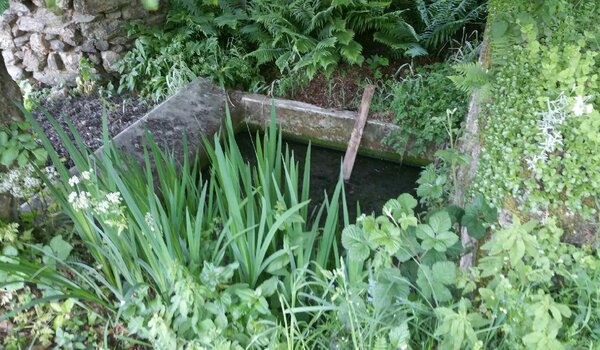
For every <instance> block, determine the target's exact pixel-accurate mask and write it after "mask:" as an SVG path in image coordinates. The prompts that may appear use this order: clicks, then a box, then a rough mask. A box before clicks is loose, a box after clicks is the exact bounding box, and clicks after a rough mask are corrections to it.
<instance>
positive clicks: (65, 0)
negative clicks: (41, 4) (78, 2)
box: [56, 0, 73, 10]
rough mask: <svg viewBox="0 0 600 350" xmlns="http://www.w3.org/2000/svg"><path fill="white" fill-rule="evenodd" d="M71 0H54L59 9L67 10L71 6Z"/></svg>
mask: <svg viewBox="0 0 600 350" xmlns="http://www.w3.org/2000/svg"><path fill="white" fill-rule="evenodd" d="M72 3H73V1H71V0H56V6H57V7H58V8H59V9H61V10H68V9H70V8H71V7H72Z"/></svg>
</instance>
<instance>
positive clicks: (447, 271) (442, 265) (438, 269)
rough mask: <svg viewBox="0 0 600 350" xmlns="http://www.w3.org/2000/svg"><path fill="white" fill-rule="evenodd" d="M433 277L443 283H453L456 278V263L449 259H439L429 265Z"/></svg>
mask: <svg viewBox="0 0 600 350" xmlns="http://www.w3.org/2000/svg"><path fill="white" fill-rule="evenodd" d="M431 270H432V272H433V278H434V279H435V280H436V281H439V282H440V283H443V284H445V285H449V284H453V283H454V280H455V279H456V265H455V264H454V263H453V262H451V261H439V262H436V263H435V264H433V266H432V267H431Z"/></svg>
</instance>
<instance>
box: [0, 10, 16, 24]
mask: <svg viewBox="0 0 600 350" xmlns="http://www.w3.org/2000/svg"><path fill="white" fill-rule="evenodd" d="M18 19H19V16H18V15H17V14H16V13H12V12H8V11H7V12H5V13H4V14H3V15H0V25H2V24H8V25H9V26H11V27H12V26H13V25H14V24H15V23H17V20H18Z"/></svg>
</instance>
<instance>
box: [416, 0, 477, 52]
mask: <svg viewBox="0 0 600 350" xmlns="http://www.w3.org/2000/svg"><path fill="white" fill-rule="evenodd" d="M416 7H417V10H418V13H419V17H420V20H421V22H422V25H423V27H424V29H423V30H422V31H421V33H420V35H419V39H420V42H421V44H422V45H423V46H424V47H426V48H427V49H429V50H439V49H441V48H442V47H443V46H445V45H447V44H448V43H449V42H450V41H451V40H452V37H453V36H454V35H455V34H456V33H457V32H458V31H460V30H461V29H463V28H464V27H465V25H467V24H469V23H471V22H476V21H478V20H481V19H482V18H483V17H484V14H485V11H486V7H487V2H485V1H481V0H417V1H416Z"/></svg>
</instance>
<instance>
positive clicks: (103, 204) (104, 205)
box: [96, 201, 110, 214]
mask: <svg viewBox="0 0 600 350" xmlns="http://www.w3.org/2000/svg"><path fill="white" fill-rule="evenodd" d="M109 209H110V204H109V203H108V202H107V201H100V202H98V204H96V212H98V214H107V213H108V210H109Z"/></svg>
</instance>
